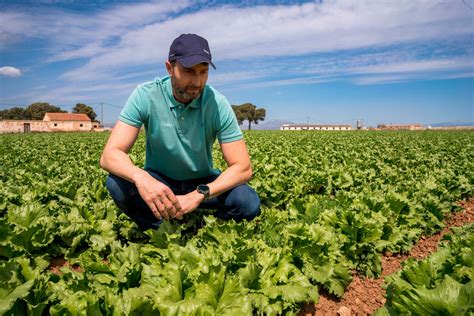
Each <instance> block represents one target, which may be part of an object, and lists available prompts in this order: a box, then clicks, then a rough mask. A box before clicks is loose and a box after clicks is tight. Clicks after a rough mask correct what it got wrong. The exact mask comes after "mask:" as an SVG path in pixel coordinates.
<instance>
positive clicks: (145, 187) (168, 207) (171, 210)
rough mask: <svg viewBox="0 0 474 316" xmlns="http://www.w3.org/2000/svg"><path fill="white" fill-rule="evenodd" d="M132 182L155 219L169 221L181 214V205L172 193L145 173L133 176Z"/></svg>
mask: <svg viewBox="0 0 474 316" xmlns="http://www.w3.org/2000/svg"><path fill="white" fill-rule="evenodd" d="M133 180H134V182H135V185H136V187H137V189H138V192H139V193H140V196H141V197H142V198H143V200H144V201H145V203H146V204H147V205H148V207H149V208H150V210H151V211H152V212H153V215H155V217H156V218H158V219H161V218H165V219H170V218H175V217H176V215H177V214H181V213H182V208H181V204H180V202H179V201H178V199H177V198H176V196H175V195H174V193H173V191H171V189H170V188H169V187H168V186H166V185H165V184H163V183H161V182H160V181H158V180H156V179H155V178H153V177H152V176H150V175H149V174H148V173H147V172H146V171H145V172H140V173H138V174H134V177H133Z"/></svg>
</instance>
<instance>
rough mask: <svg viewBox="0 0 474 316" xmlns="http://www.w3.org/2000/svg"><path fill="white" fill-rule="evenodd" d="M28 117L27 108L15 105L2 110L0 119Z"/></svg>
mask: <svg viewBox="0 0 474 316" xmlns="http://www.w3.org/2000/svg"><path fill="white" fill-rule="evenodd" d="M24 119H27V118H26V114H25V109H24V108H20V107H14V108H11V109H5V110H2V111H0V120H24Z"/></svg>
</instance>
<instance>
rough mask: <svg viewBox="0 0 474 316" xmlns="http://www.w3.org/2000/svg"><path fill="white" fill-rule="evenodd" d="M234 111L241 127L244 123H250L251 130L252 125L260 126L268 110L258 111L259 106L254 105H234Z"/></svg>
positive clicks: (261, 109) (260, 109)
mask: <svg viewBox="0 0 474 316" xmlns="http://www.w3.org/2000/svg"><path fill="white" fill-rule="evenodd" d="M232 109H233V110H234V113H235V116H236V118H237V122H239V125H241V124H242V123H243V122H244V121H248V122H249V130H250V129H251V128H252V123H255V124H258V121H264V120H265V115H266V110H265V109H264V108H259V109H257V106H256V105H254V104H252V103H244V104H241V105H232Z"/></svg>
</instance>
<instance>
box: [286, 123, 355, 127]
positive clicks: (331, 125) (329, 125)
mask: <svg viewBox="0 0 474 316" xmlns="http://www.w3.org/2000/svg"><path fill="white" fill-rule="evenodd" d="M282 126H283V127H348V126H352V125H350V124H323V125H314V124H283V125H282Z"/></svg>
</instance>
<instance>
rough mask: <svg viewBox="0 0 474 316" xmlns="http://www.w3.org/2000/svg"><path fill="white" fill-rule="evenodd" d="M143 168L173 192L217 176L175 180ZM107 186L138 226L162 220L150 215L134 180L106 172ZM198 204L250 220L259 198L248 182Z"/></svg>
mask: <svg viewBox="0 0 474 316" xmlns="http://www.w3.org/2000/svg"><path fill="white" fill-rule="evenodd" d="M146 171H147V172H148V173H149V174H150V175H151V176H153V178H155V179H156V180H158V181H160V182H162V183H164V184H165V185H167V186H168V187H169V188H170V189H171V190H172V191H173V193H174V194H176V195H183V194H187V193H189V192H192V191H194V190H195V189H196V187H197V186H198V185H199V184H207V183H209V182H212V181H214V180H215V179H216V178H217V177H218V176H217V175H212V176H209V177H205V178H199V179H192V180H184V181H178V180H173V179H171V178H168V177H166V176H165V175H163V174H160V173H157V172H154V171H151V170H146ZM106 186H107V189H108V190H109V192H110V195H111V196H112V199H113V200H114V201H115V204H117V206H118V208H119V209H120V210H122V211H123V212H124V213H125V214H127V215H128V216H129V217H130V218H131V219H132V220H133V221H135V223H137V224H138V226H139V227H140V228H141V229H143V230H146V229H148V228H158V227H159V225H160V224H161V220H158V219H157V218H156V217H155V216H154V215H153V213H152V212H151V210H150V208H149V207H148V205H146V203H145V201H143V199H142V197H141V196H140V194H139V193H138V190H137V187H136V186H135V185H134V184H133V183H131V182H128V181H127V180H125V179H122V178H120V177H118V176H116V175H113V174H109V176H108V177H107V181H106ZM199 208H203V209H216V210H217V212H216V213H214V215H215V216H216V217H218V218H221V219H224V220H229V219H234V220H236V221H241V220H243V219H247V220H252V219H254V218H255V217H256V216H258V215H259V214H260V199H259V197H258V195H257V193H256V192H255V190H254V189H252V188H251V187H249V186H248V185H247V184H241V185H239V186H237V187H235V188H233V189H231V190H229V191H227V192H225V193H223V194H221V195H219V196H218V197H215V198H212V199H210V200H208V201H205V202H203V203H201V204H200V205H199Z"/></svg>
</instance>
